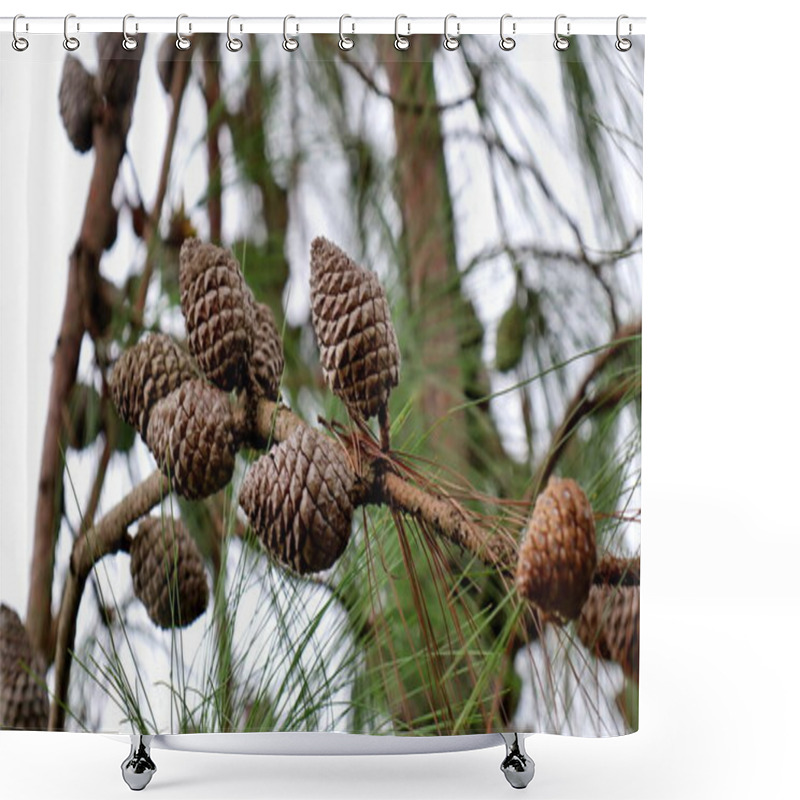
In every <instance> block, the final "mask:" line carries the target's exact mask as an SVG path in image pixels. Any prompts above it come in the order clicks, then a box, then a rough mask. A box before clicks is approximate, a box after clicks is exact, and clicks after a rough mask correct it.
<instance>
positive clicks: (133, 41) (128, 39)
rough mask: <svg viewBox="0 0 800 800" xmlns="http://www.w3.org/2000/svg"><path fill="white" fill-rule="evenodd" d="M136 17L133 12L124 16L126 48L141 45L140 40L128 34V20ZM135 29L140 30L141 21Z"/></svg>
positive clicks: (132, 48) (129, 48) (134, 47)
mask: <svg viewBox="0 0 800 800" xmlns="http://www.w3.org/2000/svg"><path fill="white" fill-rule="evenodd" d="M129 19H136V17H134V16H133V14H126V15H125V16H124V17H123V18H122V47H123V48H124V49H125V50H135V49H136V48H137V47H138V46H139V42H138V41H137V40H136V39H135V38H134V37H133V36H131V35H129V34H128V20H129ZM134 29H135V30H136V31H137V32H138V30H139V23H138V22H137V23H136V24H135V25H134Z"/></svg>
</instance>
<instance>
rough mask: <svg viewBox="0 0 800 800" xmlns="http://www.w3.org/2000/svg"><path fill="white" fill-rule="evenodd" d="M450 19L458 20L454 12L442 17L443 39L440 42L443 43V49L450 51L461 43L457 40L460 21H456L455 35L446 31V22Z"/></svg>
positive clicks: (459, 31) (459, 33) (459, 34)
mask: <svg viewBox="0 0 800 800" xmlns="http://www.w3.org/2000/svg"><path fill="white" fill-rule="evenodd" d="M451 19H455V20H458V17H457V16H456V15H455V14H448V15H447V16H446V17H445V18H444V41H443V42H442V44H443V45H444V49H445V50H449V51H450V52H452V51H453V50H458V46H459V44H461V43H460V42H459V41H458V37H459V36H461V23H460V22H456V35H455V36H451V35H450V34H449V33H448V32H447V23H448V22H450V20H451Z"/></svg>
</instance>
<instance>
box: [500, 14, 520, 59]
mask: <svg viewBox="0 0 800 800" xmlns="http://www.w3.org/2000/svg"><path fill="white" fill-rule="evenodd" d="M507 19H512V17H511V14H503V16H502V17H500V49H501V50H505V51H506V52H507V51H509V50H513V49H514V48H515V47H516V46H517V42H516V40H515V39H512V38H511V37H510V36H506V35H505V33H504V32H503V26H504V25H505V24H506V20H507ZM516 32H517V23H516V22H512V23H511V33H516Z"/></svg>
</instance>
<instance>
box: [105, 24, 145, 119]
mask: <svg viewBox="0 0 800 800" xmlns="http://www.w3.org/2000/svg"><path fill="white" fill-rule="evenodd" d="M145 38H146V35H145V34H139V36H137V40H138V42H139V45H138V47H137V48H136V49H135V50H126V49H125V48H124V47H121V46H120V39H119V34H118V33H101V34H99V35H98V37H97V86H98V89H99V90H100V94H101V95H103V97H105V98H106V101H107V102H108V104H109V105H110V106H114V107H115V108H122V107H124V106H125V105H127V104H128V103H130V102H131V100H132V99H133V96H134V95H135V94H136V87H137V85H138V83H139V67H140V65H141V61H142V54H143V53H144V45H145Z"/></svg>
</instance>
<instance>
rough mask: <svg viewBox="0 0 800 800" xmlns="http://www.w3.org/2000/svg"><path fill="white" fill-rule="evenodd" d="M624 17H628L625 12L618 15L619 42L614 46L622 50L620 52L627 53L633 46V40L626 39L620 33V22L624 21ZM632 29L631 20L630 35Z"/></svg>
mask: <svg viewBox="0 0 800 800" xmlns="http://www.w3.org/2000/svg"><path fill="white" fill-rule="evenodd" d="M624 19H628V17H627V16H625V14H620V15H619V16H618V17H617V42H616V44H615V45H614V47H616V48H617V50H619V51H620V53H627V52H628V50H630V49H631V47H632V46H633V42H632V41H631V40H630V39H625V38H623V37H622V36H621V35H620V22H622V20H624ZM632 31H633V27H632V25H631V24H630V22H629V23H628V35H630V34H631V32H632Z"/></svg>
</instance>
